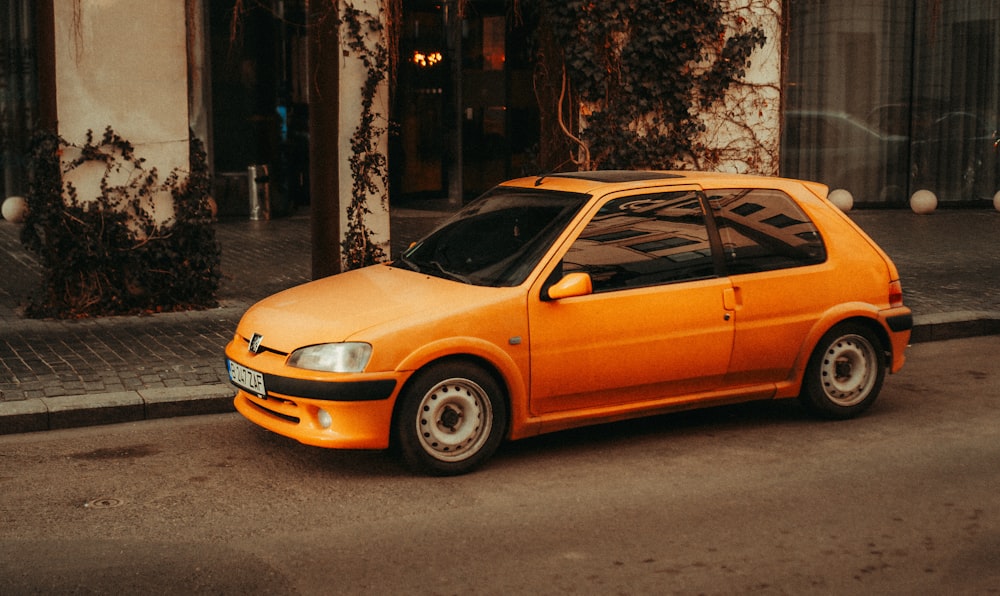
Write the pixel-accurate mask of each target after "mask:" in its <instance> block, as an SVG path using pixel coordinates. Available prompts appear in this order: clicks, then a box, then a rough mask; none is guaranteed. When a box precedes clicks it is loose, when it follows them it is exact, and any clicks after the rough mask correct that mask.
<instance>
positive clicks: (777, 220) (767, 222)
mask: <svg viewBox="0 0 1000 596" xmlns="http://www.w3.org/2000/svg"><path fill="white" fill-rule="evenodd" d="M709 203H710V205H711V206H712V213H713V214H714V215H715V221H716V224H718V226H719V235H720V236H721V238H722V247H723V251H724V254H725V261H726V270H727V271H728V272H729V273H730V274H741V273H755V272H759V271H772V270H774V269H787V268H790V267H801V266H804V265H815V264H817V263H822V262H823V261H825V260H826V248H825V247H824V245H823V239H822V238H821V237H820V235H819V231H818V230H817V229H816V226H815V225H814V224H813V223H812V221H810V220H809V217H808V216H807V215H806V214H805V213H803V212H802V210H801V209H799V207H798V205H796V204H795V202H794V201H792V199H791V198H790V197H789V196H788V195H786V194H785V193H783V192H781V191H779V190H749V189H732V190H713V191H711V196H710V197H709ZM746 205H756V206H759V207H761V208H760V209H754V210H747V209H745V208H744V206H746ZM748 211H749V212H748Z"/></svg>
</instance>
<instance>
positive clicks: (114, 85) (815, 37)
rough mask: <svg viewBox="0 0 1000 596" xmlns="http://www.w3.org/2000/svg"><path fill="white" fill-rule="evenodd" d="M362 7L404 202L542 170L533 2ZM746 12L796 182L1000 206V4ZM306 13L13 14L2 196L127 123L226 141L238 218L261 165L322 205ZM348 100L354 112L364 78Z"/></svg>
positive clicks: (220, 7) (141, 131)
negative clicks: (35, 135) (388, 58)
mask: <svg viewBox="0 0 1000 596" xmlns="http://www.w3.org/2000/svg"><path fill="white" fill-rule="evenodd" d="M361 4H363V5H364V6H368V7H369V9H371V10H373V11H374V12H376V13H379V14H381V15H382V17H381V18H382V19H383V22H384V23H386V24H387V25H389V27H388V28H387V29H386V33H385V34H386V35H387V36H388V37H387V39H393V40H395V41H397V42H398V43H394V44H391V45H392V47H395V48H398V50H397V53H396V55H395V63H396V65H397V66H396V68H395V72H396V75H397V76H396V77H395V78H394V88H393V92H392V93H391V97H392V98H393V100H392V103H391V105H389V104H388V100H386V104H385V106H384V111H385V112H388V115H389V118H388V120H389V121H391V122H392V125H391V130H389V131H388V133H387V135H386V138H385V141H384V142H385V151H386V153H387V154H388V156H389V184H390V189H389V194H390V196H391V197H392V198H393V201H394V202H405V201H407V200H411V199H415V198H421V197H431V198H443V197H449V198H451V199H452V200H453V201H461V200H464V199H467V198H469V197H471V196H475V195H476V194H478V193H479V192H482V191H483V190H485V189H487V188H488V187H489V186H491V185H492V184H494V183H496V182H498V181H501V180H503V179H506V178H510V177H514V176H519V175H522V174H530V173H535V172H537V171H538V170H539V169H540V168H542V167H544V165H540V164H539V161H538V154H539V143H540V142H541V134H540V129H541V127H542V126H544V123H542V122H541V118H542V115H541V114H540V113H539V110H538V107H537V101H536V91H537V90H536V89H535V87H534V76H535V74H536V73H535V68H536V64H535V59H534V54H533V49H532V45H531V44H530V43H529V40H530V36H531V30H530V26H531V24H530V23H525V22H523V21H522V20H521V19H518V18H517V16H516V15H514V14H513V12H512V6H513V3H511V2H509V0H468V2H466V3H465V4H464V5H463V8H464V14H458V12H457V4H456V2H454V1H443V2H442V1H430V0H413V1H410V0H407V1H406V2H403V3H401V10H402V13H401V14H399V15H386V14H385V13H381V12H380V11H381V10H382V8H381V7H382V6H383V4H382V3H381V2H379V1H377V0H367V1H366V2H363V3H361ZM732 4H734V5H740V4H746V5H747V6H751V7H752V6H758V5H760V6H762V7H765V8H766V9H767V10H769V11H772V12H775V13H776V14H777V15H778V16H780V19H778V20H776V21H775V22H776V23H780V25H777V24H776V25H775V26H774V28H773V30H768V31H767V32H766V33H767V36H768V46H767V47H765V48H764V49H763V50H759V51H758V53H757V54H755V57H754V60H757V59H758V58H761V59H762V60H763V58H762V56H764V55H765V54H767V53H768V52H770V55H772V56H778V58H777V59H773V60H770V59H768V61H767V63H768V64H773V66H768V67H767V68H768V69H770V70H772V71H773V70H775V69H777V71H778V72H773V73H772V74H773V75H774V77H773V78H774V80H775V81H776V86H777V87H778V90H779V95H780V97H779V98H778V99H777V101H775V102H769V105H770V107H769V109H773V110H774V111H775V114H780V127H779V128H780V151H779V155H780V169H779V173H780V174H782V175H785V176H790V177H801V178H807V179H813V180H818V181H821V182H824V183H827V184H828V185H830V186H831V188H834V189H837V188H841V189H845V190H847V191H849V192H851V194H852V195H853V198H854V201H855V204H860V205H866V206H876V207H880V206H897V205H905V204H906V202H907V200H908V198H909V197H910V196H911V195H912V194H913V193H914V192H916V191H917V190H930V191H932V192H934V193H935V194H936V195H937V197H938V199H939V201H940V202H941V204H943V205H948V204H955V205H957V204H978V203H980V202H983V201H987V200H990V199H992V197H993V196H994V195H995V193H997V192H998V191H1000V159H998V152H1000V147H998V142H1000V86H998V85H997V81H1000V3H997V2H996V1H995V0H948V1H945V0H929V1H928V0H842V1H838V2H828V1H825V0H785V1H784V2H783V3H781V2H779V1H778V0H775V1H774V2H772V3H767V2H764V3H759V2H741V0H733V1H732ZM308 13H309V1H308V0H254V1H249V0H241V1H240V2H237V1H236V0H212V1H211V2H208V1H206V0H170V1H165V2H152V3H151V2H147V1H144V0H100V1H98V0H37V1H36V0H0V16H2V17H3V18H2V19H0V137H2V141H3V148H2V149H3V150H2V164H0V188H2V192H3V193H4V194H3V196H2V197H0V199H2V198H3V197H6V196H13V195H21V194H24V193H25V192H26V189H27V182H28V181H27V171H26V155H27V146H28V139H29V138H30V134H31V132H32V130H34V129H37V128H39V127H45V126H57V127H58V131H59V132H60V134H62V135H63V136H64V137H66V138H67V139H68V140H70V141H76V140H79V139H80V138H81V135H83V134H84V133H85V131H86V130H88V129H92V130H95V131H100V130H102V129H103V128H104V127H105V126H108V125H111V126H113V127H114V128H115V129H116V130H117V131H118V132H119V133H121V134H122V135H123V136H124V137H126V138H129V139H130V140H132V141H133V142H134V143H135V144H136V145H137V148H138V150H139V151H140V153H142V154H143V155H145V156H147V158H148V159H149V161H150V162H151V164H152V165H153V166H155V167H158V168H159V169H160V170H161V171H170V170H171V169H172V168H174V167H183V166H184V165H185V163H186V147H187V145H186V140H187V134H188V131H189V130H191V131H193V132H194V134H196V135H198V136H199V137H201V138H203V139H205V140H206V141H208V145H209V148H210V154H211V163H212V166H213V169H214V173H215V179H216V193H215V194H216V200H217V202H218V204H219V208H220V213H221V215H223V216H225V215H234V216H243V215H245V214H246V213H247V212H248V210H249V206H248V200H247V193H248V188H247V186H248V174H247V171H248V167H250V166H258V167H259V166H264V167H265V168H266V171H267V172H268V173H269V174H270V176H269V177H268V178H267V183H268V184H269V187H270V192H271V201H272V211H273V213H274V214H275V215H281V214H282V213H288V212H291V211H293V210H294V209H295V208H296V207H298V206H301V205H305V204H307V203H309V202H310V197H309V188H310V184H309V166H308V157H309V153H310V151H309V142H310V140H309V125H308V123H309V112H310V110H315V109H317V108H318V106H321V105H322V104H323V102H326V101H328V100H329V98H320V97H317V96H316V93H315V91H314V90H313V89H312V85H311V81H310V76H309V69H308V64H309V51H310V50H309V44H308V28H307V26H306V21H307V16H308ZM339 54H340V53H339V52H338V53H336V59H340V60H342V66H343V68H345V69H347V68H349V67H350V65H349V64H348V61H347V59H346V58H341V57H340V55H339ZM352 76H356V75H352ZM340 84H341V86H342V87H343V88H344V89H345V92H344V93H345V94H346V95H344V97H341V98H339V99H340V101H338V104H343V105H346V106H350V105H352V104H350V101H353V100H350V98H349V97H347V96H348V95H349V94H350V93H354V92H355V91H354V90H353V89H352V86H355V87H356V86H357V81H356V79H352V78H351V76H342V77H341V83H340ZM387 96H388V95H387ZM345 97H347V99H345ZM775 103H776V104H777V105H773V104H775ZM349 112H350V108H349V107H348V108H345V109H343V110H342V111H341V119H342V124H343V127H344V128H345V129H349V128H350V127H351V126H352V124H351V123H350V122H349V119H350V113H349ZM776 134H778V133H777V132H776ZM341 159H346V158H344V157H343V156H341ZM765 173H773V172H765ZM344 177H345V176H342V178H344ZM346 183H347V184H349V181H347V182H346ZM341 184H342V185H343V184H345V182H344V181H343V180H342V182H341Z"/></svg>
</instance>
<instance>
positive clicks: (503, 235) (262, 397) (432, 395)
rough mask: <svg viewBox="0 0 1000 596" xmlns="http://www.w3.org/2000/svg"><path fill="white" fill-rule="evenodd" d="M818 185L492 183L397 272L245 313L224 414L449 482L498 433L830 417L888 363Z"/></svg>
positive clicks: (679, 179) (870, 257)
mask: <svg viewBox="0 0 1000 596" xmlns="http://www.w3.org/2000/svg"><path fill="white" fill-rule="evenodd" d="M826 194H827V188H826V187H825V186H823V185H820V184H816V183H811V182H802V181H795V180H785V179H779V178H767V177H751V176H742V175H732V174H709V173H692V172H642V171H635V172H633V171H597V172H579V173H570V174H552V175H546V176H541V177H538V178H524V179H520V180H514V181H511V182H507V183H504V184H502V185H500V186H498V187H496V188H494V189H493V190H491V191H489V192H487V193H486V194H485V195H484V196H482V197H480V198H479V199H478V200H476V201H475V202H472V203H470V204H469V205H467V206H466V207H465V208H464V209H462V210H461V211H460V212H459V213H457V214H456V215H455V216H454V217H452V218H451V219H449V220H448V221H447V222H445V223H444V224H443V225H441V226H440V227H439V228H438V229H437V230H435V231H434V232H432V233H431V234H430V235H428V236H427V237H425V238H424V239H422V240H420V241H419V242H417V243H415V244H414V245H413V246H412V247H411V248H410V249H408V250H407V251H406V252H405V253H404V254H403V255H401V256H400V257H399V258H398V259H397V260H395V261H393V262H391V263H388V264H382V265H375V266H372V267H367V268H364V269H360V270H356V271H350V272H348V273H343V274H340V275H335V276H332V277H328V278H326V279H321V280H318V281H314V282H311V283H307V284H304V285H302V286H299V287H296V288H292V289H289V290H286V291H284V292H281V293H279V294H276V295H274V296H271V297H269V298H267V299H265V300H263V301H261V302H260V303H258V304H256V305H255V306H253V307H252V308H250V309H249V310H248V311H247V312H246V314H245V315H244V316H243V319H242V320H241V321H240V324H239V327H238V329H237V330H236V335H235V337H234V338H233V341H232V342H231V343H229V345H228V346H227V347H226V359H227V365H228V368H229V376H230V379H231V380H232V382H233V383H234V384H235V385H236V386H237V387H238V389H239V391H238V393H237V394H236V399H235V402H236V408H237V410H239V412H240V413H242V414H243V415H244V416H245V417H246V418H248V419H249V420H251V421H252V422H254V423H256V424H259V425H260V426H263V427H264V428H267V429H270V430H272V431H274V432H276V433H279V434H282V435H286V436H288V437H292V438H294V439H296V440H298V441H301V442H302V443H306V444H309V445H318V446H321V447H334V448H343V449H383V448H388V447H390V446H393V447H396V448H398V451H399V453H400V454H401V456H402V458H403V460H404V461H405V462H406V463H407V464H408V465H409V466H410V467H411V468H412V469H414V470H417V471H421V472H425V473H430V474H437V475H447V474H460V473H464V472H467V471H469V470H472V469H473V468H475V467H477V466H478V465H480V464H482V463H483V462H484V461H485V460H486V459H487V458H489V457H490V456H491V455H492V454H493V453H494V451H495V450H496V449H497V447H498V446H499V445H500V444H501V442H502V441H503V440H505V439H509V440H514V439H520V438H523V437H529V436H532V435H537V434H540V433H546V432H551V431H557V430H561V429H566V428H571V427H576V426H582V425H588V424H597V423H602V422H608V421H613V420H621V419H625V418H632V417H637V416H646V415H651V414H660V413H664V412H670V411H675V410H682V409H690V408H695V407H703V406H714V405H719V404H727V403H733V402H739V401H748V400H761V399H773V398H788V397H798V398H799V399H800V400H801V401H802V403H803V404H804V405H805V406H806V407H807V408H808V409H809V410H811V411H813V412H815V413H817V414H819V415H821V416H824V417H829V418H849V417H852V416H856V415H858V414H860V413H861V412H863V411H864V410H866V409H867V408H868V407H869V406H871V405H872V402H874V401H875V398H876V396H877V395H878V393H879V390H880V389H881V386H882V382H883V379H884V377H885V373H886V371H887V370H888V371H891V372H896V371H898V370H899V369H900V367H902V365H903V361H904V350H905V348H906V345H907V342H908V340H909V336H910V328H911V327H912V321H913V318H912V315H911V312H910V309H909V308H907V307H906V306H904V305H903V295H902V289H901V285H900V281H899V275H898V273H897V271H896V267H895V266H894V265H893V263H892V262H891V261H890V259H889V258H888V256H886V254H885V253H884V252H883V251H882V250H881V249H880V248H879V247H878V246H877V245H876V244H875V243H874V242H873V241H872V240H871V239H870V238H869V237H868V236H867V235H865V233H864V232H862V231H861V230H860V229H859V228H858V227H857V226H856V225H855V224H854V223H853V222H852V221H851V220H850V219H848V218H847V217H846V216H845V215H844V214H842V213H841V212H840V211H839V210H838V209H837V208H836V207H834V206H833V205H832V204H831V203H830V202H829V201H827V200H826Z"/></svg>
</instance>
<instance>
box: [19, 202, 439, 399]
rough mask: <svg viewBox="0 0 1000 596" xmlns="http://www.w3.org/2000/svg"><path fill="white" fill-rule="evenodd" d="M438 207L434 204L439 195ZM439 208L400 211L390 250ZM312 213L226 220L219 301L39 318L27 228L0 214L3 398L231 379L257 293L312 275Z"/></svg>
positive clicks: (432, 221)
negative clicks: (202, 306) (235, 341)
mask: <svg viewBox="0 0 1000 596" xmlns="http://www.w3.org/2000/svg"><path fill="white" fill-rule="evenodd" d="M432 207H436V204H435V205H432ZM447 215H448V213H447V212H446V211H441V210H439V209H401V210H397V211H396V212H394V216H393V218H394V219H393V223H392V227H391V230H390V236H391V238H392V243H391V248H390V250H391V251H392V254H394V255H395V254H398V253H399V251H401V250H402V249H403V248H404V247H406V246H407V245H409V243H410V242H412V241H413V240H415V239H416V238H417V237H419V236H420V235H422V234H424V233H426V232H427V231H429V230H430V229H432V228H433V227H434V226H435V225H437V223H438V222H439V221H441V219H443V218H444V217H445V216H447ZM309 226H310V221H309V217H308V215H296V216H292V217H287V218H282V219H275V220H272V221H268V222H251V221H246V220H229V221H220V222H218V223H217V224H216V238H217V240H218V242H219V244H220V246H221V247H222V263H221V267H220V269H221V272H222V282H221V286H220V289H219V301H220V308H215V309H211V310H204V311H190V312H182V313H164V314H157V315H147V316H132V317H106V318H99V319H83V320H73V321H59V320H31V319H25V318H24V317H22V316H21V315H20V311H21V307H22V305H23V303H24V302H25V301H26V299H27V297H28V296H29V295H30V294H31V292H32V291H33V289H34V288H36V287H37V286H38V284H39V279H40V268H39V266H38V263H37V261H36V260H35V259H34V258H33V256H32V255H31V254H30V253H28V252H27V251H25V250H24V249H23V247H21V244H20V241H19V240H18V234H19V229H20V228H18V227H17V226H15V225H13V224H10V223H9V222H5V221H0V272H2V278H3V279H4V282H3V287H2V288H0V328H2V331H0V401H18V400H26V399H33V398H49V397H60V396H72V395H87V394H103V393H115V392H120V391H138V390H140V389H149V388H174V387H193V386H202V385H208V384H220V385H227V384H228V377H227V375H226V369H225V366H224V364H223V360H222V358H223V357H222V352H223V348H224V346H225V344H226V343H227V342H228V341H229V339H230V338H231V337H232V334H233V332H234V331H235V329H236V324H237V323H238V321H239V318H240V316H242V314H243V312H244V311H245V310H246V309H247V307H249V306H250V305H252V304H253V303H254V302H256V301H258V300H260V299H261V298H264V297H266V296H269V295H271V294H274V293H275V292H278V291H280V290H283V289H286V288H290V287H292V286H295V285H298V284H300V283H304V282H306V281H309V279H310V275H311V268H312V264H311V257H310V248H311V244H310V242H311V240H310V229H309Z"/></svg>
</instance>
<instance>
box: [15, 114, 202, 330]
mask: <svg viewBox="0 0 1000 596" xmlns="http://www.w3.org/2000/svg"><path fill="white" fill-rule="evenodd" d="M190 164H191V169H190V171H189V172H187V176H186V177H184V178H182V173H181V172H180V171H177V170H175V171H173V172H171V173H170V175H169V176H167V178H166V179H165V180H163V181H161V180H160V178H159V174H158V173H157V171H156V169H155V168H152V169H146V167H145V160H144V159H143V158H141V157H138V156H137V155H136V153H135V148H134V147H133V146H132V144H131V143H130V142H129V141H127V140H126V139H124V138H122V137H121V136H120V135H118V134H117V133H116V132H115V131H114V130H112V129H111V127H110V126H109V127H108V128H107V129H106V130H105V131H104V134H103V136H101V137H100V138H95V136H94V134H93V132H92V131H87V135H86V141H85V142H84V143H83V144H80V145H76V144H72V143H69V142H68V141H66V140H65V139H63V138H62V137H60V136H59V135H57V134H55V133H51V132H42V133H40V134H38V135H36V137H35V139H34V140H33V144H32V154H31V166H30V169H31V181H30V184H29V191H28V196H27V202H28V215H27V217H26V219H25V222H24V227H23V228H22V230H21V243H22V245H23V246H24V247H25V248H26V249H27V250H29V251H31V252H33V253H35V254H37V255H38V257H39V261H40V263H41V265H42V270H43V273H42V284H41V288H40V289H39V291H38V292H37V295H36V296H35V297H34V299H33V300H32V301H31V302H30V303H29V305H28V307H27V309H26V314H27V315H28V316H32V317H59V318H74V317H86V316H95V315H118V314H133V313H140V312H162V311H175V310H184V309H192V308H207V307H212V306H215V305H216V299H215V295H216V292H217V291H218V287H219V279H220V275H219V270H218V267H219V259H220V249H219V246H218V244H217V243H216V241H215V231H214V229H213V228H212V226H211V218H212V213H211V208H210V204H209V199H208V197H209V189H210V175H209V171H208V166H207V160H206V154H205V151H204V148H203V147H202V144H201V142H200V141H198V139H196V138H192V139H191V142H190ZM95 167H96V168H100V171H101V172H102V175H101V177H100V184H99V189H98V191H97V192H98V194H97V196H94V197H81V196H80V190H79V189H78V188H77V186H76V184H75V183H74V182H73V179H74V173H75V172H77V171H79V170H81V169H85V168H95ZM163 195H167V196H171V197H172V198H173V211H174V213H173V216H172V217H171V218H170V219H168V220H167V221H166V222H163V223H160V222H159V221H158V220H157V219H156V218H155V217H154V216H153V214H152V213H150V208H151V206H152V204H153V201H154V199H155V198H156V197H158V196H163Z"/></svg>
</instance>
